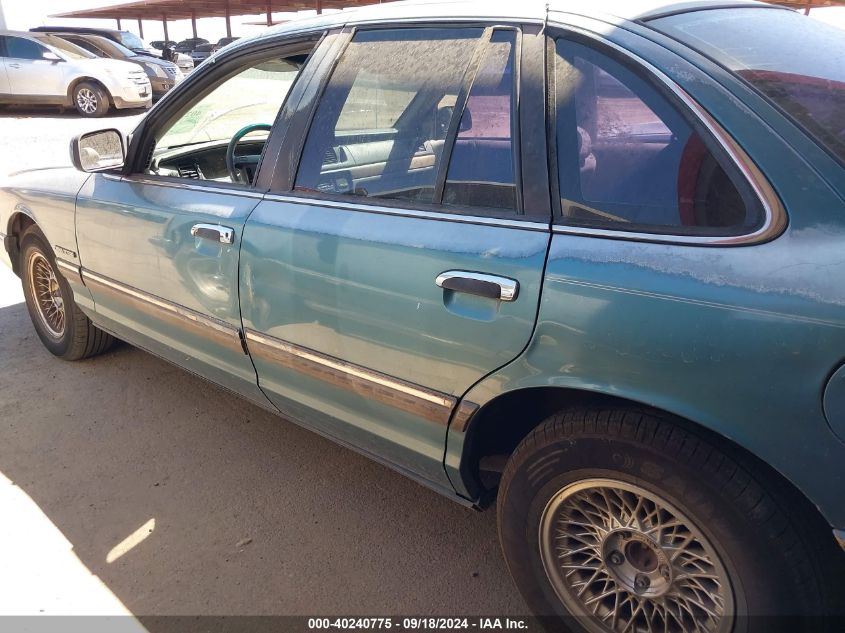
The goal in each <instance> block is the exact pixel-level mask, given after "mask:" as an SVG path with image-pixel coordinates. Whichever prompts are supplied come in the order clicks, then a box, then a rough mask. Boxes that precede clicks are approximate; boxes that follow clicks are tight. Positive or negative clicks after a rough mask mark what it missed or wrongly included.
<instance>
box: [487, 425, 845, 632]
mask: <svg viewBox="0 0 845 633" xmlns="http://www.w3.org/2000/svg"><path fill="white" fill-rule="evenodd" d="M728 453H729V451H722V450H720V449H719V448H717V447H716V446H715V445H712V444H710V443H708V442H706V441H704V440H702V439H700V438H699V437H697V436H696V435H694V434H693V433H692V432H690V431H688V430H686V429H685V428H683V427H682V426H680V425H678V424H676V423H675V421H674V420H669V419H665V418H663V417H659V415H658V414H657V413H654V412H650V411H639V410H634V409H622V410H619V409H581V410H570V411H565V412H562V413H560V414H557V415H555V416H552V417H551V418H549V419H548V420H547V421H546V422H544V423H543V424H541V425H540V426H539V427H538V428H537V429H536V430H535V431H534V432H532V433H531V434H530V435H529V436H528V437H526V438H525V439H524V440H523V441H522V443H521V444H520V445H519V446H518V447H517V449H516V450H515V451H514V454H513V455H512V456H511V459H510V461H509V462H508V465H507V467H506V469H505V472H504V475H503V478H502V483H501V487H500V491H499V499H498V521H499V536H500V540H501V544H502V548H503V550H504V554H505V558H506V560H507V564H508V567H509V569H510V571H511V574H512V575H513V577H514V579H515V581H516V584H517V586H518V588H519V589H520V591H521V593H522V594H523V596H524V597H525V599H526V601H527V602H528V604H529V606H530V607H531V608H532V610H533V611H534V612H535V613H537V614H538V615H542V616H549V618H548V619H546V620H545V622H546V623H547V625H549V627H550V628H552V629H556V630H569V631H579V632H589V633H621V632H622V631H647V632H650V631H671V632H677V633H681V632H684V631H702V632H707V633H728V632H732V633H736V632H738V631H745V632H751V631H774V630H789V631H798V630H812V631H818V630H821V628H822V625H823V624H824V622H823V620H822V618H821V617H820V616H823V615H825V614H826V613H829V610H828V606H829V605H828V604H827V603H826V600H825V595H826V594H827V592H828V590H829V586H826V583H825V581H824V579H825V576H826V572H825V566H824V563H823V560H824V556H832V557H833V558H837V557H839V558H841V552H837V551H835V548H834V547H833V546H832V538H830V536H829V535H828V534H829V533H828V534H824V530H822V529H819V528H821V527H822V526H821V525H819V524H820V523H821V522H820V521H815V520H814V519H813V518H812V517H810V516H809V515H810V512H809V511H807V512H804V508H803V506H795V505H793V506H790V504H789V503H788V501H789V500H788V499H787V497H788V496H789V495H788V494H786V493H785V492H784V491H782V490H780V487H779V486H778V485H777V482H774V481H772V480H770V479H767V478H766V476H765V474H761V472H759V471H758V469H756V467H754V466H753V465H751V464H750V463H745V462H744V460H743V459H742V458H741V457H739V456H736V455H734V456H729V454H728ZM790 507H791V508H792V511H786V512H785V511H784V508H790ZM825 539H827V541H830V543H826V542H825ZM826 547H827V549H825V548H826ZM837 560H838V559H837ZM749 616H752V617H749ZM813 618H814V619H813Z"/></svg>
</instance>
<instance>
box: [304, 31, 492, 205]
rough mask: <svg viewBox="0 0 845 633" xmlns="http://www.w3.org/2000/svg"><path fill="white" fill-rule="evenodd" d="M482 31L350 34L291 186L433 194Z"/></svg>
mask: <svg viewBox="0 0 845 633" xmlns="http://www.w3.org/2000/svg"><path fill="white" fill-rule="evenodd" d="M482 32H483V31H482V29H480V28H456V29H431V28H409V29H401V30H374V31H361V32H358V33H356V35H355V37H354V38H353V40H352V41H351V42H350V43H349V45H348V46H347V48H346V50H345V51H344V53H343V55H342V57H341V59H340V61H339V62H338V64H337V67H336V68H335V71H334V73H333V74H332V76H331V78H330V79H329V82H328V85H327V86H326V89H325V92H324V93H323V96H322V99H321V100H320V104H319V106H318V107H317V111H316V113H315V115H314V119H313V121H312V124H311V129H310V130H309V132H308V138H307V140H306V143H305V148H304V150H303V154H302V159H301V161H300V165H299V171H298V172H297V176H296V189H297V190H299V191H320V192H323V193H333V194H348V195H353V196H362V197H376V198H395V199H405V200H416V201H420V202H435V200H434V195H435V182H436V179H437V173H438V170H439V168H440V163H441V158H442V154H443V147H444V144H445V139H446V133H447V131H448V129H449V124H450V122H451V120H452V117H453V116H454V111H455V104H456V100H457V97H458V93H459V92H460V89H461V86H462V84H463V81H464V74H465V72H466V69H467V66H468V65H469V61H470V59H471V58H472V54H473V51H474V50H475V46H476V45H477V40H478V38H479V37H480V36H481V34H482Z"/></svg>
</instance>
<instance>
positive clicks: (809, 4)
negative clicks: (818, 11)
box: [804, 0, 813, 15]
mask: <svg viewBox="0 0 845 633" xmlns="http://www.w3.org/2000/svg"><path fill="white" fill-rule="evenodd" d="M812 6H813V3H812V1H811V0H807V6H806V7H804V15H810V8H811V7H812Z"/></svg>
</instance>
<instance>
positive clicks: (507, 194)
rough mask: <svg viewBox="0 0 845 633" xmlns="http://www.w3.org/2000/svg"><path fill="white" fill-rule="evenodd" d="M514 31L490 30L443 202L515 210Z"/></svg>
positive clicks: (454, 154)
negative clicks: (489, 36) (488, 40)
mask: <svg viewBox="0 0 845 633" xmlns="http://www.w3.org/2000/svg"><path fill="white" fill-rule="evenodd" d="M515 48H516V32H515V31H506V30H499V31H495V32H494V33H493V37H492V39H491V42H490V46H489V47H488V49H487V52H486V55H485V57H484V60H483V61H482V63H481V67H480V68H479V70H478V74H477V75H476V77H475V81H474V82H473V84H472V89H471V90H470V93H469V98H468V99H467V104H466V107H465V109H464V112H463V114H462V115H461V123H460V126H459V128H458V137H457V139H456V140H455V145H454V147H453V149H452V157H451V160H450V161H449V171H448V175H447V178H446V186H445V188H444V190H443V204H447V205H460V206H482V207H490V208H495V209H507V210H513V211H515V210H516V208H517V196H516V179H515V176H514V166H515V161H514V143H513V138H514V126H515V124H516V121H515V118H516V117H515V116H514V113H515V107H514V105H515V104H514V85H515V83H514V82H515V79H516V77H515V73H514V56H515Z"/></svg>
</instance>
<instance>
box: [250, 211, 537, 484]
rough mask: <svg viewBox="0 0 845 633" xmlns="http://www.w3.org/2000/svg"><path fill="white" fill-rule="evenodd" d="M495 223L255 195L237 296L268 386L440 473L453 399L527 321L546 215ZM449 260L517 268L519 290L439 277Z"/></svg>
mask: <svg viewBox="0 0 845 633" xmlns="http://www.w3.org/2000/svg"><path fill="white" fill-rule="evenodd" d="M382 211H384V209H382ZM503 224H504V226H490V225H484V224H472V223H466V222H451V221H447V219H446V218H442V217H439V216H437V215H434V217H405V216H400V215H394V214H390V213H384V212H382V213H378V212H368V211H364V210H361V209H355V208H348V207H347V208H344V207H342V206H341V207H335V208H332V207H331V206H315V205H314V204H311V203H309V202H308V201H303V200H300V201H296V199H287V200H284V199H277V200H269V199H268V200H265V201H263V202H262V203H261V204H260V205H259V206H258V207H257V208H256V210H255V211H254V212H253V214H252V215H251V216H250V219H249V223H248V224H247V227H246V230H245V234H244V240H243V246H242V252H241V307H242V312H243V323H244V327H245V328H246V332H247V341H248V345H249V349H250V353H251V354H252V356H253V360H254V362H255V366H256V370H257V371H258V375H259V381H260V384H261V387H262V388H263V389H264V391H265V393H267V395H268V397H269V398H270V399H271V400H272V401H273V403H274V404H275V405H276V406H277V407H278V408H279V409H280V410H282V412H284V413H285V414H287V415H290V416H292V417H294V418H296V419H299V420H301V421H305V422H306V423H308V424H310V425H313V426H315V427H317V428H318V429H319V430H321V431H322V432H324V433H327V434H329V435H332V436H334V437H336V438H338V439H341V440H343V441H346V442H348V443H351V444H354V445H356V446H358V447H361V448H363V449H365V450H368V451H370V452H373V453H376V454H378V455H381V456H382V457H384V458H386V459H388V460H390V461H392V462H393V463H394V464H397V465H399V466H401V467H404V468H405V469H408V470H410V471H412V472H413V473H414V474H416V475H418V476H421V477H423V478H425V479H427V480H429V481H432V482H435V483H441V484H443V485H447V482H446V481H445V475H444V471H443V465H442V460H443V446H444V438H445V433H446V425H447V424H448V421H449V417H450V414H451V412H452V410H453V408H454V406H455V404H456V403H457V401H458V399H459V398H460V396H461V395H462V394H463V393H464V391H466V390H467V389H468V388H469V387H470V386H471V385H472V384H473V383H475V382H476V381H477V380H478V379H480V378H481V377H482V376H484V375H485V374H487V373H489V372H491V371H493V370H494V369H496V368H498V367H500V366H502V365H504V364H506V363H507V362H509V361H510V360H512V359H513V358H514V357H516V356H517V355H518V354H519V353H520V351H521V350H522V349H523V347H524V346H525V345H526V344H527V342H528V340H529V338H530V336H531V332H532V329H533V327H534V319H535V316H536V310H537V301H538V297H539V292H540V282H541V276H542V270H543V262H544V258H545V254H546V249H547V245H548V241H549V234H548V231H547V226H546V225H543V224H540V223H536V224H532V223H529V222H525V223H524V224H523V223H519V222H515V223H513V226H507V224H508V223H506V222H503ZM449 270H460V271H478V272H484V273H488V274H491V275H498V276H501V277H504V278H509V279H515V280H517V281H518V283H519V290H518V295H517V297H516V300H515V301H512V302H509V301H500V300H498V299H491V298H486V297H482V296H479V295H472V294H467V293H464V292H459V291H455V290H449V289H444V288H441V287H439V286H438V285H437V284H436V283H435V281H436V279H437V277H438V276H439V275H440V274H441V273H443V272H445V271H449Z"/></svg>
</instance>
